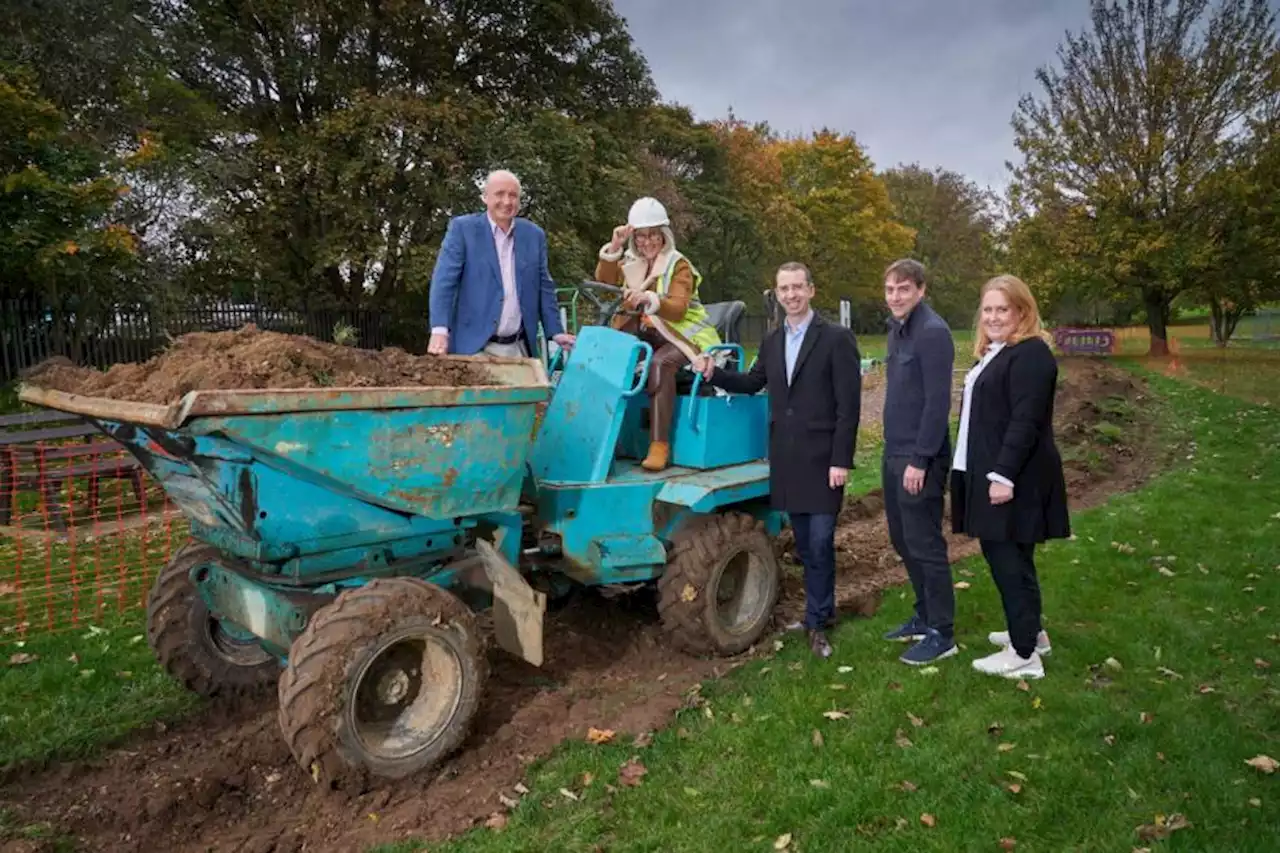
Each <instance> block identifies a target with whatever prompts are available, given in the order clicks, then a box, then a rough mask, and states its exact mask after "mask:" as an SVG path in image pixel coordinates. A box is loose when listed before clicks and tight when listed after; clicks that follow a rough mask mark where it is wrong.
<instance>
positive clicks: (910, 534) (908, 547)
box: [881, 456, 956, 640]
mask: <svg viewBox="0 0 1280 853" xmlns="http://www.w3.org/2000/svg"><path fill="white" fill-rule="evenodd" d="M910 463H911V459H910V457H907V456H887V457H885V459H884V461H883V463H882V464H881V476H882V477H883V480H884V513H885V517H886V518H887V520H888V522H889V540H890V541H891V542H893V548H894V550H895V551H897V552H898V555H899V556H900V557H902V561H903V562H904V563H906V565H907V575H908V577H910V578H911V586H912V587H913V588H914V589H915V593H916V615H917V616H919V617H920V620H921V621H922V622H924V623H925V624H926V625H928V626H929V627H930V628H932V629H933V630H935V631H937V632H938V633H940V634H942V636H943V637H945V638H947V639H948V640H950V639H952V638H953V637H954V635H955V618H956V593H955V589H954V588H953V587H952V586H951V563H949V562H948V561H947V540H945V539H943V538H942V503H943V494H944V492H945V482H944V481H945V478H946V476H947V464H948V463H947V458H946V456H940V457H938V458H937V459H935V460H934V461H933V463H932V464H930V466H929V468H928V470H926V472H925V478H924V486H923V487H922V488H921V489H920V491H919V492H918V493H916V494H914V495H913V494H909V493H908V492H907V490H906V489H904V488H903V487H902V475H903V472H905V471H906V469H907V465H909V464H910Z"/></svg>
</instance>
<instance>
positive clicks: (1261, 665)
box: [1253, 658, 1271, 669]
mask: <svg viewBox="0 0 1280 853" xmlns="http://www.w3.org/2000/svg"><path fill="white" fill-rule="evenodd" d="M1253 665H1254V666H1256V667H1257V668H1258V669H1271V661H1268V660H1263V659H1262V658H1254V659H1253Z"/></svg>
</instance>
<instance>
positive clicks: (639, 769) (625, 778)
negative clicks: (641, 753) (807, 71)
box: [618, 758, 649, 788]
mask: <svg viewBox="0 0 1280 853" xmlns="http://www.w3.org/2000/svg"><path fill="white" fill-rule="evenodd" d="M648 772H649V771H648V769H647V768H646V767H645V766H644V765H643V764H641V763H640V762H639V761H637V760H636V759H634V758H632V759H631V760H629V761H628V762H627V763H626V764H624V765H622V767H621V768H619V769H618V781H619V782H621V783H622V784H624V785H627V786H628V787H631V788H634V787H636V786H637V785H639V784H640V777H641V776H643V775H644V774H646V773H648Z"/></svg>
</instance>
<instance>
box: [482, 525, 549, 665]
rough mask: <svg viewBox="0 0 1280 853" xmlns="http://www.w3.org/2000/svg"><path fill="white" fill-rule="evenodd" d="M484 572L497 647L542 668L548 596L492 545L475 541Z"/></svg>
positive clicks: (483, 541)
mask: <svg viewBox="0 0 1280 853" xmlns="http://www.w3.org/2000/svg"><path fill="white" fill-rule="evenodd" d="M476 550H477V551H478V552H479V553H480V558H481V560H483V562H484V573H485V576H486V577H487V578H488V579H489V583H490V584H492V585H493V629H494V635H495V637H496V639H497V641H498V645H499V646H501V647H502V648H503V649H505V650H506V651H508V652H510V653H511V654H513V655H515V656H516V657H519V658H522V659H524V660H526V661H528V662H529V663H531V664H533V665H534V666H542V617H543V614H544V613H546V610H547V595H546V593H544V592H539V591H537V590H536V589H534V588H533V587H531V586H529V584H528V583H527V582H526V581H525V579H524V578H523V577H521V576H520V573H519V572H518V571H516V570H515V569H514V568H513V567H512V566H511V564H510V563H508V562H507V561H506V559H505V558H504V557H503V556H502V555H501V554H499V553H498V550H497V549H496V548H494V547H493V545H492V544H490V543H489V542H487V541H485V540H484V539H480V538H477V539H476Z"/></svg>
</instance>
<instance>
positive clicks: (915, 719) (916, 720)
mask: <svg viewBox="0 0 1280 853" xmlns="http://www.w3.org/2000/svg"><path fill="white" fill-rule="evenodd" d="M907 719H908V720H910V721H911V725H913V726H915V727H916V728H917V729H918V728H920V727H921V726H923V725H924V720H922V719H920V718H919V717H917V716H916V715H915V714H913V713H911V712H910V711H908V712H907Z"/></svg>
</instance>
